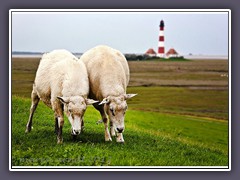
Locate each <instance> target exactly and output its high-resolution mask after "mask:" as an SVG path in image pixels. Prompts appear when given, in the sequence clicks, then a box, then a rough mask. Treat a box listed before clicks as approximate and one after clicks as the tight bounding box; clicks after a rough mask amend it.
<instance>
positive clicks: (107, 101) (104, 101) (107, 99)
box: [98, 97, 110, 105]
mask: <svg viewBox="0 0 240 180" xmlns="http://www.w3.org/2000/svg"><path fill="white" fill-rule="evenodd" d="M109 101H110V100H109V97H106V98H104V99H103V100H102V102H100V103H99V104H98V105H102V104H107V103H109Z"/></svg>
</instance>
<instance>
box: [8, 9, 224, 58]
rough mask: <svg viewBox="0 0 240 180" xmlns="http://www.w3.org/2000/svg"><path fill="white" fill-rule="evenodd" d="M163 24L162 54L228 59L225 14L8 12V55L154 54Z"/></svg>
mask: <svg viewBox="0 0 240 180" xmlns="http://www.w3.org/2000/svg"><path fill="white" fill-rule="evenodd" d="M161 20H164V23H165V28H164V36H165V37H164V38H165V51H167V50H169V49H170V48H174V49H176V51H177V52H178V53H179V54H182V55H187V54H189V53H191V54H194V55H228V13H227V12H215V13H210V12H188V13H184V12H151V13H146V12H145V13H144V12H139V13H136V12H135V13H127V12H124V13H123V12H115V13H106V12H100V13H99V12H95V13H91V12H89V13H86V12H85V13H81V12H78V13H77V12H71V13H69V12H68V13H67V12H65V13H63V12H55V13H53V12H45V13H40V12H12V21H11V25H12V31H11V32H12V51H30V52H49V51H52V50H54V49H67V50H69V51H71V52H79V53H83V52H85V51H87V50H88V49H90V48H93V47H95V46H97V45H100V44H104V45H108V46H111V47H113V48H115V49H118V50H120V51H121V52H123V53H145V52H146V51H147V50H148V49H149V48H153V49H154V50H155V51H156V52H157V48H158V37H159V23H160V21H161Z"/></svg>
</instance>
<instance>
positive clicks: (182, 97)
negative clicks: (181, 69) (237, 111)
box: [127, 87, 229, 120]
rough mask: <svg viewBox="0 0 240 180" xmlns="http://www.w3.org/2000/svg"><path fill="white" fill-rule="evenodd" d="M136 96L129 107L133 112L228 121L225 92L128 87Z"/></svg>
mask: <svg viewBox="0 0 240 180" xmlns="http://www.w3.org/2000/svg"><path fill="white" fill-rule="evenodd" d="M127 92H128V93H137V94H138V95H137V96H136V97H134V98H132V99H130V100H128V104H129V106H130V107H131V108H133V109H136V110H144V111H154V112H161V113H170V114H182V115H192V116H201V117H210V118H217V119H224V120H228V115H229V114H228V98H227V97H228V91H226V90H216V89H208V90H206V89H190V88H184V87H179V88H177V87H128V90H127Z"/></svg>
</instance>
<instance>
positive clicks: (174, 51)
mask: <svg viewBox="0 0 240 180" xmlns="http://www.w3.org/2000/svg"><path fill="white" fill-rule="evenodd" d="M170 54H175V55H178V53H177V51H176V50H175V49H173V48H171V49H169V51H168V52H167V54H166V55H167V56H168V55H170Z"/></svg>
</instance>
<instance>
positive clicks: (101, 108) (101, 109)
mask: <svg viewBox="0 0 240 180" xmlns="http://www.w3.org/2000/svg"><path fill="white" fill-rule="evenodd" d="M93 106H94V107H95V108H96V109H97V110H98V111H99V112H100V114H101V117H102V119H101V120H99V121H98V122H97V124H99V123H102V122H103V123H104V130H105V141H112V138H111V136H110V133H109V130H108V118H107V115H106V113H105V111H104V106H103V105H101V106H99V105H97V104H93Z"/></svg>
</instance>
